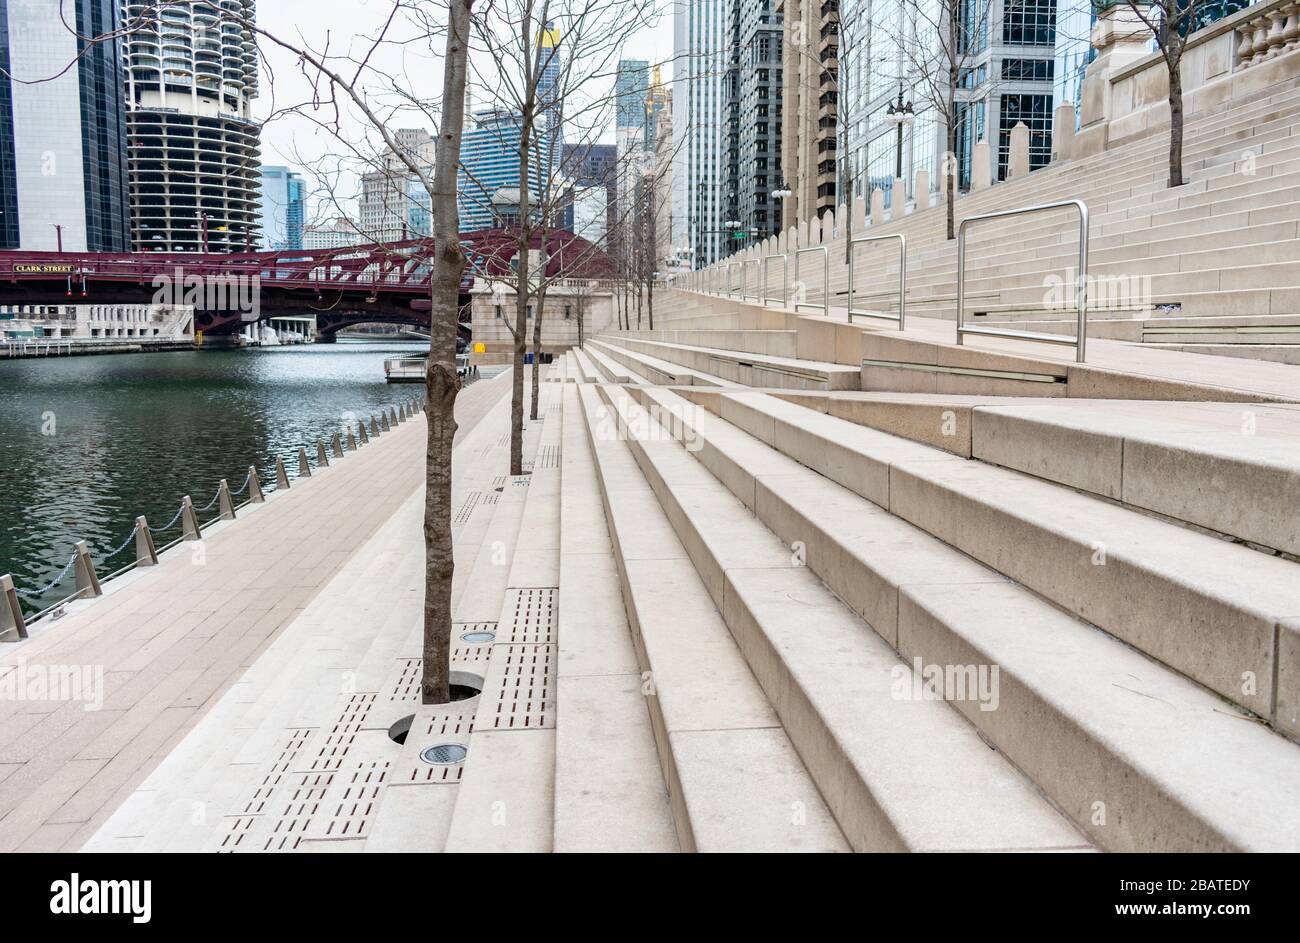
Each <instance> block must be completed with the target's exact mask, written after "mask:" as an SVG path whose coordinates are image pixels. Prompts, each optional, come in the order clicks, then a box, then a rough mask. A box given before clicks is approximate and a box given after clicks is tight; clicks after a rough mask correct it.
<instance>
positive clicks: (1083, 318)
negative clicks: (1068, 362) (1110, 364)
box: [957, 200, 1088, 363]
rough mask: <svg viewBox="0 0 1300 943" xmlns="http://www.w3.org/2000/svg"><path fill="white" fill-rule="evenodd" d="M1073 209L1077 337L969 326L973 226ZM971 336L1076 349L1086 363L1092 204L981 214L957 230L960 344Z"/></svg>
mask: <svg viewBox="0 0 1300 943" xmlns="http://www.w3.org/2000/svg"><path fill="white" fill-rule="evenodd" d="M1069 207H1073V208H1074V209H1076V210H1078V213H1079V281H1078V284H1077V285H1076V286H1075V307H1076V309H1077V313H1078V325H1077V327H1076V328H1075V336H1074V337H1070V336H1068V335H1063V334H1046V333H1041V332H1038V331H1019V330H1015V329H1014V328H1004V327H978V326H974V327H967V326H966V324H965V311H964V310H963V309H964V305H965V301H966V297H965V286H966V229H967V227H968V226H970V224H971V223H977V222H981V221H983V220H989V219H1006V218H1007V217H1010V216H1024V215H1028V214H1030V213H1043V212H1046V211H1047V210H1060V209H1066V208H1069ZM967 334H982V335H984V336H986V337H1009V338H1013V339H1015V340H1022V341H1026V340H1027V341H1038V342H1039V343H1041V344H1060V345H1062V346H1065V347H1073V348H1074V349H1075V360H1076V361H1077V362H1078V363H1083V362H1084V356H1085V349H1086V347H1087V341H1088V204H1087V203H1084V202H1083V200H1061V201H1059V202H1057V203H1040V204H1037V205H1036V206H1023V207H1020V208H1019V209H1013V210H998V211H997V212H994V213H981V214H979V215H978V216H967V217H966V218H965V219H963V220H962V221H961V225H960V226H958V227H957V344H958V345H959V346H960V345H961V344H962V343H963V338H964V337H965V336H966V335H967Z"/></svg>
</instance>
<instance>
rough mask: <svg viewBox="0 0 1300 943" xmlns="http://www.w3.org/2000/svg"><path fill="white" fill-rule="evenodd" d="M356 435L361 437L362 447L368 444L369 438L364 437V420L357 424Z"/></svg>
mask: <svg viewBox="0 0 1300 943" xmlns="http://www.w3.org/2000/svg"><path fill="white" fill-rule="evenodd" d="M357 433H358V434H359V435H360V436H361V444H362V445H366V444H368V443H369V442H370V436H368V435H366V421H365V420H364V419H363V420H361V421H360V422H359V423H357Z"/></svg>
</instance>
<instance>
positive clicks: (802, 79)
mask: <svg viewBox="0 0 1300 943" xmlns="http://www.w3.org/2000/svg"><path fill="white" fill-rule="evenodd" d="M776 15H777V16H778V17H779V18H780V19H781V21H782V29H783V31H784V38H785V42H784V43H782V59H783V62H782V89H781V99H782V127H781V171H782V176H783V177H784V178H785V179H784V183H785V185H786V187H787V189H788V190H789V191H790V196H788V197H786V198H785V199H784V200H783V201H782V204H781V211H782V223H781V226H782V228H787V229H788V228H789V227H790V226H793V225H795V224H796V223H798V222H799V221H800V220H809V219H813V218H815V217H817V216H820V215H821V214H822V213H824V212H826V211H827V210H831V209H834V208H835V203H836V198H837V192H836V191H837V189H838V188H837V186H836V175H837V168H836V162H835V149H836V126H837V124H838V121H839V118H838V114H839V109H838V95H839V75H840V68H839V58H838V57H839V47H840V4H839V0H776ZM814 49H815V50H816V55H813V54H812V51H813V50H814ZM777 182H781V181H777Z"/></svg>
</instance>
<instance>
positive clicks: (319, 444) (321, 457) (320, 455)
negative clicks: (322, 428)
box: [316, 439, 330, 468]
mask: <svg viewBox="0 0 1300 943" xmlns="http://www.w3.org/2000/svg"><path fill="white" fill-rule="evenodd" d="M316 467H317V468H329V467H330V457H329V455H327V454H326V452H325V440H324V439H317V440H316Z"/></svg>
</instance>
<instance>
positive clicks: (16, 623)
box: [0, 573, 27, 638]
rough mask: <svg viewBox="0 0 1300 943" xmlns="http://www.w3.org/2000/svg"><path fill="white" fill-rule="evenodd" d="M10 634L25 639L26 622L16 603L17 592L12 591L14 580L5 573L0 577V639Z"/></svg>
mask: <svg viewBox="0 0 1300 943" xmlns="http://www.w3.org/2000/svg"><path fill="white" fill-rule="evenodd" d="M10 632H14V633H16V634H17V636H18V637H19V638H27V621H26V620H25V619H24V618H23V607H22V606H21V605H20V604H19V602H18V590H16V589H14V578H13V577H12V576H10V575H9V574H8V573H5V574H4V575H3V576H0V638H4V637H5V636H6V635H8V634H9V633H10Z"/></svg>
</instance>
